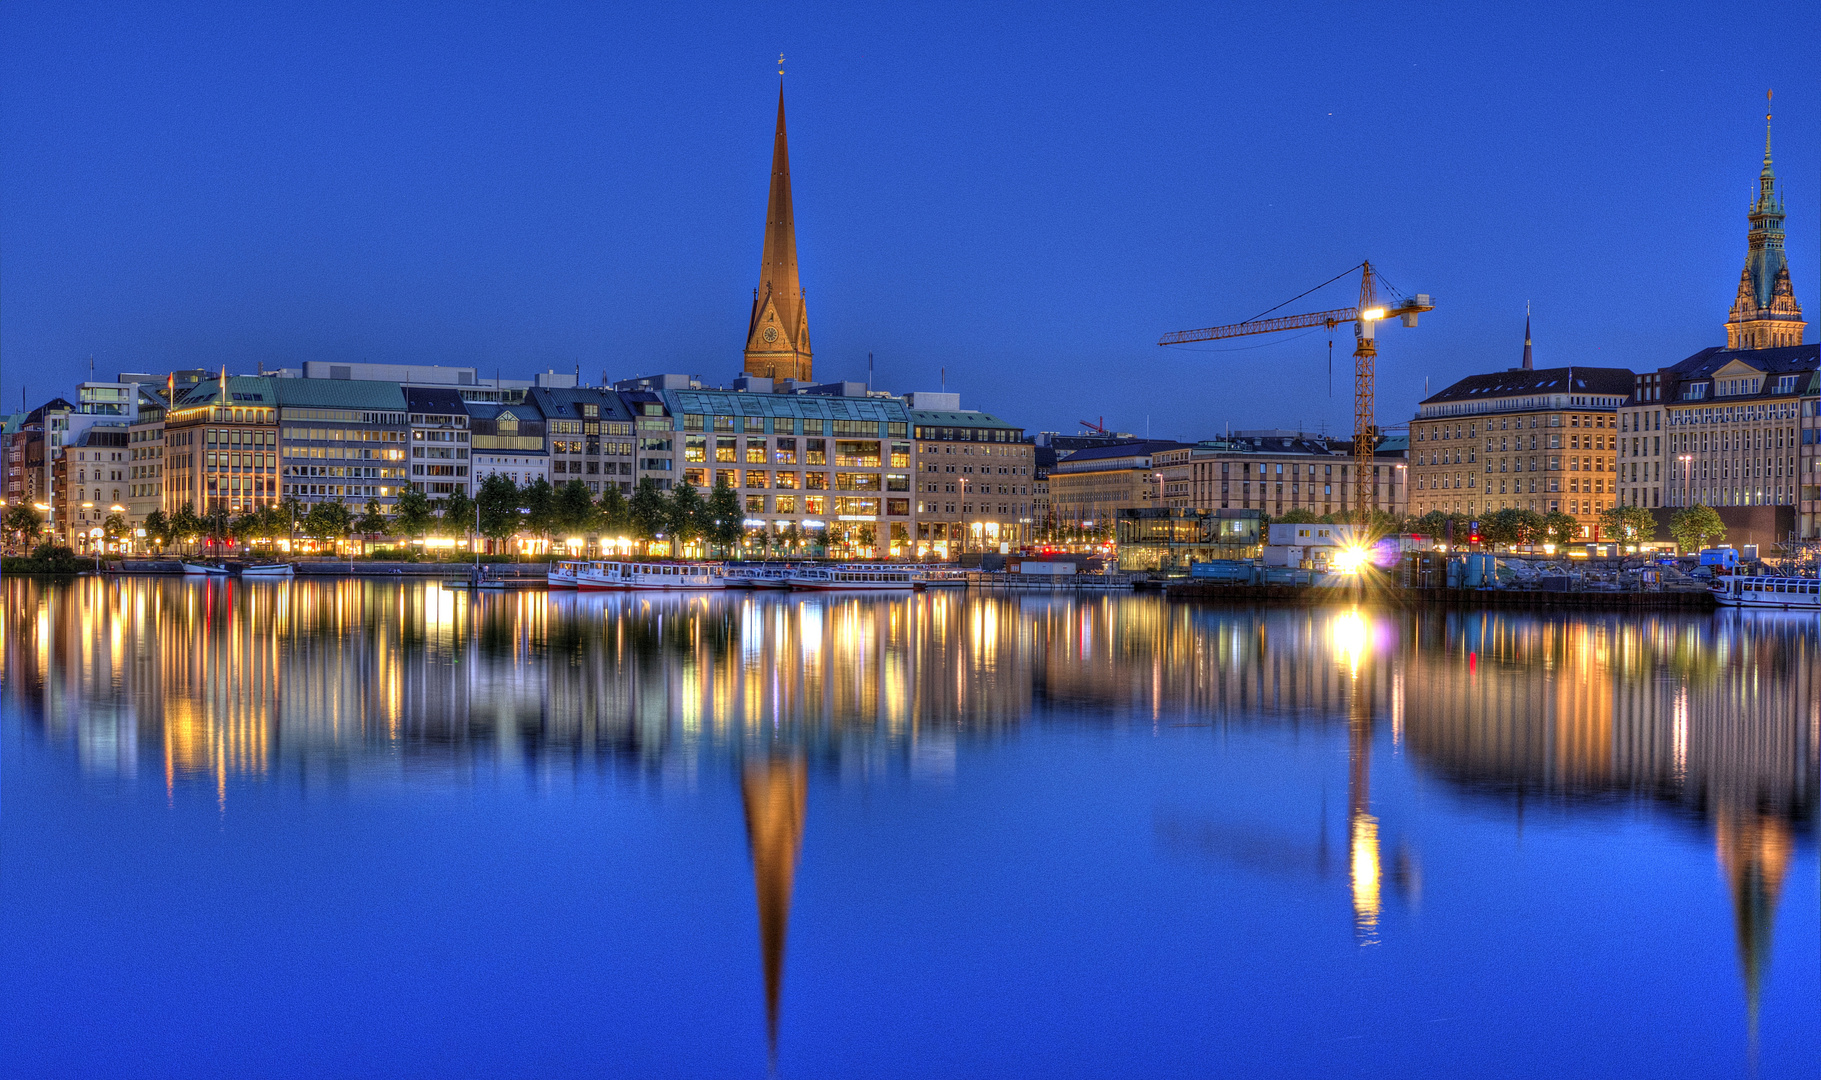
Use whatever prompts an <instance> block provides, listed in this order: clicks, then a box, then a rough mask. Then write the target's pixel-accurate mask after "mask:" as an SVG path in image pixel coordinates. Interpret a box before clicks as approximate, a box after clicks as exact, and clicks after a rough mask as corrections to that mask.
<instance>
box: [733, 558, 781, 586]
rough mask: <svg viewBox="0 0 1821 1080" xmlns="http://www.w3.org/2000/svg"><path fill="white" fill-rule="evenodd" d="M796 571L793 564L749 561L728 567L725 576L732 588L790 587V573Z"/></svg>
mask: <svg viewBox="0 0 1821 1080" xmlns="http://www.w3.org/2000/svg"><path fill="white" fill-rule="evenodd" d="M795 572H796V568H795V567H792V566H778V565H775V564H771V563H747V564H744V565H738V566H729V567H727V569H726V572H725V574H724V576H725V577H726V579H727V587H728V588H730V589H788V588H790V575H791V574H793V573H795Z"/></svg>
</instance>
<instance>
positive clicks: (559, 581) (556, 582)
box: [548, 562, 588, 589]
mask: <svg viewBox="0 0 1821 1080" xmlns="http://www.w3.org/2000/svg"><path fill="white" fill-rule="evenodd" d="M587 566H588V564H587V563H585V562H559V563H552V564H551V566H550V576H549V579H548V580H549V584H550V587H551V588H552V589H574V588H577V587H578V585H579V580H578V579H579V577H580V575H581V572H582V571H583V570H584V569H586V568H587Z"/></svg>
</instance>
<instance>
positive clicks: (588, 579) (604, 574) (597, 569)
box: [575, 562, 626, 592]
mask: <svg viewBox="0 0 1821 1080" xmlns="http://www.w3.org/2000/svg"><path fill="white" fill-rule="evenodd" d="M577 566H578V567H579V569H577V570H576V572H575V587H576V588H577V589H578V590H580V591H582V592H606V591H610V590H624V589H625V588H626V583H625V582H624V581H621V580H620V575H619V574H618V572H616V571H614V570H612V569H610V566H609V564H608V563H604V562H588V563H578V564H577Z"/></svg>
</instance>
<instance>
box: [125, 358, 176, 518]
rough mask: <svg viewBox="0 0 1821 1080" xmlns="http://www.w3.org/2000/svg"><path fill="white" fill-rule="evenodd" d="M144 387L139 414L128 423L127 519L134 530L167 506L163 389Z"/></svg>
mask: <svg viewBox="0 0 1821 1080" xmlns="http://www.w3.org/2000/svg"><path fill="white" fill-rule="evenodd" d="M162 389H163V387H159V388H157V389H156V390H146V389H142V390H141V391H140V393H141V401H140V403H139V415H138V416H136V417H134V418H133V421H132V423H130V424H128V425H127V436H126V438H127V487H126V500H125V501H126V508H127V520H129V521H130V522H132V524H133V527H134V528H135V529H138V528H141V527H143V526H144V525H145V519H146V518H147V517H149V516H150V515H151V513H152V511H154V510H159V509H161V508H162V507H163V506H164V415H165V408H166V403H165V398H164V395H163V394H162V393H160V392H159V391H161V390H162Z"/></svg>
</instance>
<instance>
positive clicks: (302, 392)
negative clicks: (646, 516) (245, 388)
mask: <svg viewBox="0 0 1821 1080" xmlns="http://www.w3.org/2000/svg"><path fill="white" fill-rule="evenodd" d="M261 381H262V382H264V383H266V384H267V386H268V387H269V392H270V393H271V394H272V395H273V397H272V400H273V401H275V402H276V403H277V404H278V406H279V412H280V419H279V422H280V424H281V425H282V432H283V436H282V437H283V443H282V458H283V466H284V474H283V479H284V483H283V492H282V494H283V495H284V496H286V497H290V498H295V499H297V500H298V501H299V502H301V503H303V504H304V505H305V506H308V505H310V504H313V503H318V502H344V503H347V504H348V507H349V509H350V510H353V511H356V512H358V511H359V510H360V509H361V508H362V507H363V506H365V504H366V503H367V502H368V501H369V500H377V501H378V502H379V504H380V506H381V508H382V509H383V510H384V511H385V512H387V513H389V512H391V507H392V504H393V503H394V502H396V501H397V499H398V493H399V491H400V490H402V489H403V488H404V486H405V484H406V483H408V482H409V481H410V465H409V464H408V461H409V457H410V447H411V444H412V440H411V425H410V421H409V417H410V412H409V409H408V407H407V405H406V402H405V392H404V390H403V389H402V388H401V387H400V386H399V385H398V384H397V383H395V382H375V381H369V380H353V379H288V378H272V379H265V380H261ZM235 389H236V392H237V393H238V391H239V385H238V382H236V386H235ZM268 446H269V444H268ZM267 457H268V458H269V457H270V451H269V449H268V451H267Z"/></svg>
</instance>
